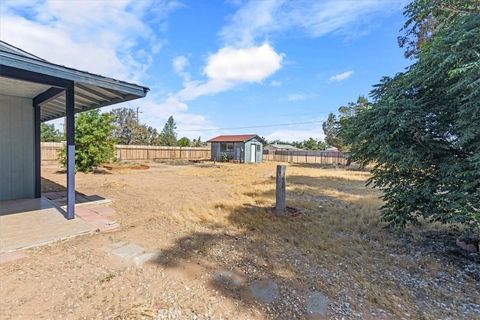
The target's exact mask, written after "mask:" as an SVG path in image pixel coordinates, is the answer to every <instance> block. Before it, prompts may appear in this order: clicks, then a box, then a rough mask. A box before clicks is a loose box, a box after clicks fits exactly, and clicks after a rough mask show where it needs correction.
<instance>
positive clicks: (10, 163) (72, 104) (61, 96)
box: [0, 41, 149, 219]
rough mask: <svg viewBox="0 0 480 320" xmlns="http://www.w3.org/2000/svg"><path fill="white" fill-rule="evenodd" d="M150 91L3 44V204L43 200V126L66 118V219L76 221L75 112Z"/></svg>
mask: <svg viewBox="0 0 480 320" xmlns="http://www.w3.org/2000/svg"><path fill="white" fill-rule="evenodd" d="M148 91H149V89H148V88H147V87H144V86H139V85H136V84H132V83H128V82H123V81H119V80H115V79H112V78H107V77H104V76H101V75H97V74H92V73H89V72H85V71H80V70H76V69H73V68H69V67H65V66H62V65H58V64H54V63H51V62H48V61H46V60H44V59H42V58H39V57H37V56H34V55H33V54H30V53H28V52H26V51H23V50H22V49H20V48H17V47H15V46H12V45H10V44H8V43H6V42H3V41H0V201H3V200H13V199H22V198H39V197H40V196H41V176H40V175H41V168H40V163H41V162H40V161H41V158H40V157H41V153H40V123H41V122H43V121H48V120H53V119H57V118H61V117H66V120H65V121H66V136H67V210H66V216H67V218H68V219H72V218H74V217H75V132H74V128H75V113H78V112H83V111H86V110H91V109H95V108H100V107H104V106H108V105H112V104H116V103H119V102H125V101H129V100H133V99H137V98H142V97H145V96H146V94H147V92H148ZM0 205H1V203H0Z"/></svg>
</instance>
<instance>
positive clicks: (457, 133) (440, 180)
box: [343, 0, 480, 233]
mask: <svg viewBox="0 0 480 320" xmlns="http://www.w3.org/2000/svg"><path fill="white" fill-rule="evenodd" d="M465 4H469V5H467V7H465ZM474 5H476V6H477V7H476V8H475V7H474ZM478 6H479V2H478V1H475V2H472V1H453V0H452V1H435V0H417V1H414V2H413V3H412V4H411V5H409V6H408V7H407V9H406V12H405V14H406V15H407V17H408V18H409V21H410V26H411V28H412V29H410V33H409V34H415V28H416V26H418V25H419V23H421V21H423V20H424V19H433V20H434V21H435V23H434V25H435V29H434V30H433V31H432V32H431V33H430V34H428V36H424V37H422V39H421V44H419V45H418V46H417V48H418V50H417V52H416V57H417V58H418V59H417V61H416V63H415V64H413V65H412V66H411V67H410V68H409V69H408V70H407V71H406V72H403V73H399V74H397V75H396V76H395V77H394V78H384V79H382V81H381V82H380V83H379V84H378V85H377V86H376V88H375V89H374V91H373V92H372V95H373V98H374V101H373V104H372V105H371V106H369V107H368V108H365V109H363V110H362V111H360V112H358V113H357V115H356V116H355V117H354V118H353V120H352V121H349V122H348V124H347V125H346V127H347V128H346V130H345V131H344V135H343V138H344V139H345V140H346V141H348V142H349V143H350V144H351V145H352V150H351V151H352V156H353V158H354V160H357V161H359V162H361V163H363V164H367V163H374V164H375V166H374V168H373V170H372V173H373V177H372V179H371V182H372V183H373V185H374V186H375V187H379V188H382V189H383V191H384V199H385V205H384V207H383V217H384V219H385V220H386V221H387V222H388V223H389V224H390V225H391V226H393V227H396V228H400V229H401V228H404V227H405V225H406V224H407V223H416V222H417V221H418V219H419V218H421V217H422V218H425V219H427V220H430V221H439V222H443V223H453V224H455V225H457V224H462V225H464V226H466V227H467V228H466V230H468V232H473V233H475V232H479V229H480V55H479V53H480V36H479V35H480V8H479V7H478ZM406 26H407V27H408V26H409V24H408V23H407V25H406Z"/></svg>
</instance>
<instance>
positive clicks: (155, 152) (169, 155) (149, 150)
mask: <svg viewBox="0 0 480 320" xmlns="http://www.w3.org/2000/svg"><path fill="white" fill-rule="evenodd" d="M115 157H116V158H117V159H118V160H174V159H185V160H210V148H194V147H164V146H136V145H117V146H116V147H115Z"/></svg>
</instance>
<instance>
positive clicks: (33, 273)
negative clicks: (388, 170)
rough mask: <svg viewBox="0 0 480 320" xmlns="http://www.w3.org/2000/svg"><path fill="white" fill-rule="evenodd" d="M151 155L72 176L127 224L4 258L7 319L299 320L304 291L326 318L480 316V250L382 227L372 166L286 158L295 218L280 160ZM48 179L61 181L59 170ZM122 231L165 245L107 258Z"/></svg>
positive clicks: (1, 272) (0, 305)
mask: <svg viewBox="0 0 480 320" xmlns="http://www.w3.org/2000/svg"><path fill="white" fill-rule="evenodd" d="M150 165H151V168H150V169H147V170H113V171H101V172H97V173H95V174H81V173H79V174H77V176H76V187H77V190H78V191H79V192H82V193H84V194H86V195H99V196H102V197H106V198H109V199H111V200H112V201H113V202H112V204H111V206H112V207H113V208H114V209H115V210H116V212H117V215H116V217H115V218H116V220H117V221H118V222H119V223H120V224H121V226H122V228H121V230H119V231H116V232H112V233H97V234H92V235H86V236H81V237H77V238H74V239H71V240H68V241H64V242H60V243H55V244H53V245H50V246H45V247H41V248H37V249H31V250H28V252H27V255H28V258H26V259H23V260H19V261H17V262H15V263H9V264H4V265H1V266H0V279H1V281H0V297H1V298H0V300H1V301H0V317H1V318H2V319H307V315H306V313H305V310H306V303H307V302H306V298H305V297H306V295H308V293H309V292H321V293H322V294H323V295H325V296H326V297H328V301H329V304H328V311H327V318H331V319H409V318H411V319H479V318H480V259H479V257H478V255H475V254H470V255H467V254H466V253H463V252H461V251H460V250H459V249H457V248H456V247H455V246H454V239H455V235H453V234H450V233H448V232H445V230H444V229H442V228H441V227H439V226H435V225H433V226H432V225H428V226H426V227H423V228H420V227H415V228H413V227H411V228H409V229H408V230H407V232H406V233H405V234H397V233H394V232H392V231H390V230H388V229H385V228H384V226H383V225H382V223H381V222H380V219H379V212H378V209H379V207H380V206H381V204H382V202H381V200H380V199H379V198H378V197H379V196H380V194H379V192H378V191H374V190H372V189H370V188H367V187H365V180H366V179H367V178H368V173H365V172H358V171H348V170H344V169H334V168H331V169H322V168H319V167H314V166H308V165H289V166H288V167H287V193H288V196H287V204H288V206H291V207H293V208H296V209H297V210H299V211H300V214H299V215H298V216H295V217H275V216H274V215H273V214H272V210H271V208H272V207H273V205H274V199H275V166H276V164H274V163H264V164H255V165H253V164H252V165H247V164H211V163H207V164H196V165H185V166H180V165H179V166H173V165H165V164H150ZM43 177H44V178H45V179H46V182H47V183H45V184H44V189H46V190H49V189H51V188H55V185H56V184H61V185H64V184H65V175H64V174H62V173H59V172H58V168H56V167H54V166H52V167H51V166H49V167H44V168H43ZM120 241H128V242H130V243H135V244H138V245H140V246H143V247H144V248H146V249H148V250H152V251H157V250H158V251H160V252H161V254H160V255H159V257H158V258H156V259H155V260H154V261H152V262H149V263H147V264H145V265H144V266H143V267H136V266H134V265H131V264H128V263H125V262H123V261H121V260H119V259H118V258H116V257H114V256H112V255H109V254H106V252H105V249H104V248H105V247H108V246H109V245H112V244H114V243H118V242H120ZM225 272H231V273H233V274H235V275H236V277H238V278H239V279H240V280H239V282H240V283H241V284H240V285H237V284H236V283H229V282H228V281H227V282H226V281H223V280H222V279H221V277H219V275H221V274H223V273H225ZM257 280H271V281H273V282H274V283H275V284H277V285H278V297H276V298H275V300H274V301H273V302H272V303H262V302H260V301H258V300H256V299H254V298H253V297H252V296H251V294H250V292H249V290H248V287H249V284H251V283H252V282H254V281H257Z"/></svg>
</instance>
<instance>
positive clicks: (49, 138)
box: [40, 123, 63, 142]
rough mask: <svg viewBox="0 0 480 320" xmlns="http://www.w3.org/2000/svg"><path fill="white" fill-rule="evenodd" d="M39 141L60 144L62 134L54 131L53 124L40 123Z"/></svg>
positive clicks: (56, 130)
mask: <svg viewBox="0 0 480 320" xmlns="http://www.w3.org/2000/svg"><path fill="white" fill-rule="evenodd" d="M40 139H41V141H44V142H60V141H63V134H62V133H60V131H59V130H58V129H55V125H54V124H53V123H52V124H48V123H42V124H41V125H40Z"/></svg>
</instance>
